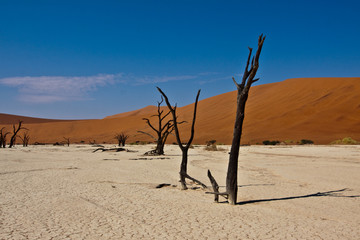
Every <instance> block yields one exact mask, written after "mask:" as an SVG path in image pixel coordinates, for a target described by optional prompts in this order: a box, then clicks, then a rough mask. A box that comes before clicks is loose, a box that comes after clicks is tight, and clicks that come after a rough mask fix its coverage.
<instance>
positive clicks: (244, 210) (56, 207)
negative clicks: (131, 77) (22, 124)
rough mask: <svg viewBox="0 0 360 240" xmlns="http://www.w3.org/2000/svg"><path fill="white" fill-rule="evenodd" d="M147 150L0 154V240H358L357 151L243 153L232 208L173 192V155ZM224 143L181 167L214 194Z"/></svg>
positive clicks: (171, 150)
mask: <svg viewBox="0 0 360 240" xmlns="http://www.w3.org/2000/svg"><path fill="white" fill-rule="evenodd" d="M108 147H110V145H108ZM152 147H153V146H152V145H144V146H137V145H133V146H126V148H127V149H129V150H132V151H135V152H117V153H115V152H100V151H98V152H95V153H93V152H92V151H93V150H94V149H95V148H94V147H92V146H90V145H71V146H70V147H66V146H57V147H55V146H29V147H27V148H24V147H20V146H16V148H13V149H8V148H7V149H0V169H1V171H0V185H1V186H0V239H327V240H329V239H359V236H360V228H359V226H360V214H359V213H360V197H359V196H360V174H359V173H360V160H359V159H360V146H274V147H267V146H249V147H242V148H241V155H240V162H239V181H238V184H239V192H238V201H239V204H238V205H236V206H230V205H228V204H227V203H214V202H213V196H212V195H209V194H205V191H207V190H203V189H201V188H197V187H196V186H195V185H192V186H194V187H195V189H193V190H192V189H189V190H186V191H182V190H180V187H179V183H178V169H179V165H180V161H181V151H180V150H179V148H178V147H177V146H174V145H167V146H166V147H165V152H166V155H164V156H162V157H150V156H143V155H142V154H143V153H144V152H146V151H148V150H151V148H152ZM222 147H223V148H224V151H217V152H209V151H204V146H195V147H194V148H193V149H190V151H189V165H188V172H189V174H190V175H191V176H193V177H195V178H198V179H199V180H201V181H203V182H205V183H206V184H207V185H210V183H209V181H208V179H207V176H206V172H207V169H210V170H211V171H212V173H213V175H214V177H215V178H216V179H217V181H218V183H219V185H220V186H221V189H220V191H222V190H224V186H225V176H226V168H227V160H228V150H229V146H222ZM160 183H169V184H171V185H176V186H167V187H163V188H156V186H157V185H158V184H160ZM210 190H211V189H210ZM221 200H222V201H223V199H222V198H221Z"/></svg>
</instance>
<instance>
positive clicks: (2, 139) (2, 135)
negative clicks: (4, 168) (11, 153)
mask: <svg viewBox="0 0 360 240" xmlns="http://www.w3.org/2000/svg"><path fill="white" fill-rule="evenodd" d="M4 129H5V127H3V128H1V130H0V148H5V147H6V136H7V135H8V134H9V133H10V132H5V131H4Z"/></svg>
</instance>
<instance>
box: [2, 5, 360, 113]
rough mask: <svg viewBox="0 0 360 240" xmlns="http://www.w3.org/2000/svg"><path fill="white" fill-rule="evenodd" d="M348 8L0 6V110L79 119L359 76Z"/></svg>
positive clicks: (354, 14) (355, 9)
mask: <svg viewBox="0 0 360 240" xmlns="http://www.w3.org/2000/svg"><path fill="white" fill-rule="evenodd" d="M359 11H360V3H358V1H347V0H343V1H331V0H329V1H314V0H313V1H307V0H302V1H212V0H207V1H200V0H199V1H194V0H193V1H187V0H183V1H169V0H167V1H161V0H159V1H155V0H154V1H151V0H147V1H146V0H144V1H137V0H134V1H120V0H118V1H110V0H109V1H76V0H73V1H66V0H62V1H51V0H48V1H41V0H38V1H13V0H12V1H11V0H9V1H4V0H0V96H1V99H2V100H1V101H0V112H2V113H10V114H19V115H27V116H34V117H47V118H61V119H87V118H103V117H105V116H108V115H112V114H117V113H120V112H126V111H131V110H136V109H139V108H142V107H145V106H147V105H154V104H156V101H157V100H158V99H159V98H160V95H159V93H158V92H157V90H156V88H155V86H159V87H161V88H162V89H163V90H164V91H165V92H166V93H167V95H168V96H169V98H170V100H171V102H173V103H175V102H177V103H178V105H179V106H183V105H186V104H190V103H192V102H193V101H194V98H195V95H196V92H197V90H198V89H202V92H201V96H200V99H204V98H207V97H211V96H214V95H217V94H221V93H225V92H229V91H233V90H235V86H234V84H233V83H232V80H231V77H232V76H235V77H238V78H239V77H240V76H241V74H242V72H243V69H244V64H245V61H246V58H247V55H248V49H247V47H248V46H250V47H253V48H254V49H255V48H256V47H257V38H258V36H259V35H260V34H261V33H264V34H265V35H266V36H267V37H266V40H265V43H264V47H263V51H262V55H261V57H260V68H259V71H258V77H260V81H259V82H258V83H257V84H266V83H271V82H279V81H283V80H285V79H287V78H299V77H360V67H359V66H360V46H359V43H360V17H359Z"/></svg>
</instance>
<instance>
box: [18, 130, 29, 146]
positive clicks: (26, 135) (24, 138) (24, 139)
mask: <svg viewBox="0 0 360 240" xmlns="http://www.w3.org/2000/svg"><path fill="white" fill-rule="evenodd" d="M19 138H20V139H21V141H22V143H23V147H27V146H28V145H29V140H30V135H29V132H24V134H23V136H22V137H21V136H19Z"/></svg>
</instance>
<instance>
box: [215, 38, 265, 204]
mask: <svg viewBox="0 0 360 240" xmlns="http://www.w3.org/2000/svg"><path fill="white" fill-rule="evenodd" d="M264 41H265V36H264V37H263V35H262V34H261V35H260V36H259V39H258V49H257V51H256V54H255V56H253V57H252V60H251V65H250V58H251V55H252V48H250V47H249V56H248V59H247V63H246V67H245V71H244V74H243V77H242V81H241V83H240V84H239V83H237V82H236V80H235V78H234V77H233V81H234V83H235V85H236V87H237V91H238V92H237V109H236V116H235V126H234V134H233V140H232V144H231V150H230V156H229V163H228V170H227V176H226V192H224V193H219V192H217V191H216V190H215V189H214V192H213V194H215V195H222V196H225V197H227V198H228V201H229V203H230V204H231V205H235V204H236V201H237V191H238V184H237V173H238V159H239V151H240V140H241V134H242V127H243V122H244V117H245V104H246V101H247V99H248V95H249V90H250V87H251V85H252V84H253V83H255V82H256V81H258V80H259V78H256V79H255V75H256V72H257V70H258V68H259V58H260V53H261V49H262V46H263V43H264ZM249 65H250V69H249ZM209 175H211V173H210V174H209ZM209 178H210V177H209ZM210 181H211V182H213V181H212V179H211V178H210Z"/></svg>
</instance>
